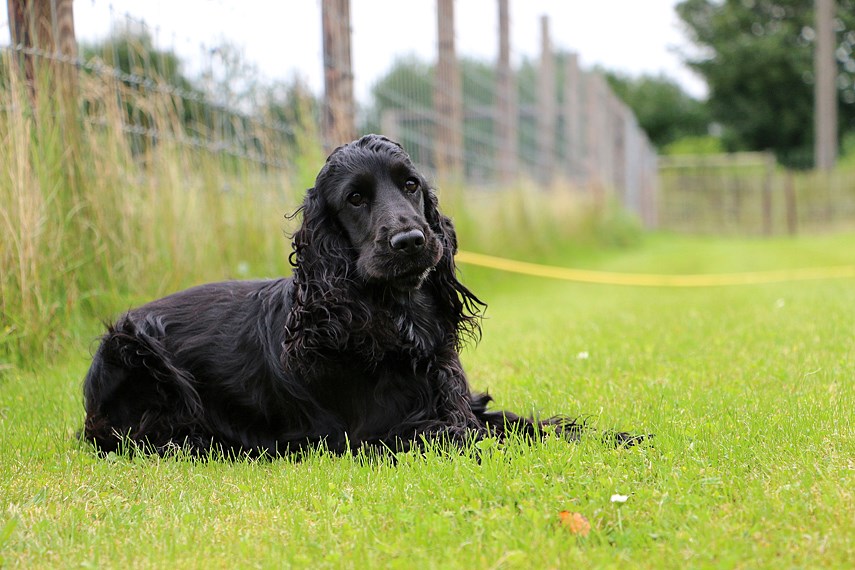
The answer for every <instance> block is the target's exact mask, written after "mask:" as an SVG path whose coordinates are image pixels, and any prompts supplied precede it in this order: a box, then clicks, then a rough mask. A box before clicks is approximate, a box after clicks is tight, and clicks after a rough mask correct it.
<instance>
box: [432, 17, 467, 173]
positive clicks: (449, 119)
mask: <svg viewBox="0 0 855 570" xmlns="http://www.w3.org/2000/svg"><path fill="white" fill-rule="evenodd" d="M436 14H437V38H438V41H439V45H438V46H437V48H438V57H437V70H436V83H435V85H434V111H435V112H436V120H435V125H436V127H435V128H436V134H435V137H434V148H435V151H434V152H435V160H436V170H437V175H438V176H439V177H440V178H446V179H448V178H452V179H459V178H460V177H461V176H462V174H463V172H462V170H463V169H462V165H463V97H462V93H461V83H460V68H459V67H458V65H457V55H456V54H455V50H454V0H438V1H437V11H436Z"/></svg>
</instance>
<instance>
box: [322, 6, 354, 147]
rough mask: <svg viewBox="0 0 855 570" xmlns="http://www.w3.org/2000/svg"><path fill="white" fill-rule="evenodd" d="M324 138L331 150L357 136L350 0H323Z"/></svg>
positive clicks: (325, 145)
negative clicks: (351, 53)
mask: <svg viewBox="0 0 855 570" xmlns="http://www.w3.org/2000/svg"><path fill="white" fill-rule="evenodd" d="M321 23H322V27H323V50H324V116H323V139H324V147H325V148H326V150H327V151H330V150H332V149H333V148H335V147H336V146H338V145H340V144H344V143H347V142H350V141H351V140H353V139H354V138H356V127H355V124H354V104H353V70H352V67H351V60H350V0H322V2H321Z"/></svg>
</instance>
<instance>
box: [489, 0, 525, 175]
mask: <svg viewBox="0 0 855 570" xmlns="http://www.w3.org/2000/svg"><path fill="white" fill-rule="evenodd" d="M508 1H509V0H499V60H498V65H497V69H496V75H497V82H496V89H497V92H496V119H495V121H496V136H497V137H498V145H497V148H498V156H497V158H496V161H497V163H498V169H499V177H500V180H501V182H502V184H504V185H505V186H509V185H511V184H513V183H514V182H515V180H516V178H517V136H518V135H517V125H518V123H519V120H518V117H517V97H516V85H515V82H514V76H513V72H512V71H511V41H510V17H509V8H508Z"/></svg>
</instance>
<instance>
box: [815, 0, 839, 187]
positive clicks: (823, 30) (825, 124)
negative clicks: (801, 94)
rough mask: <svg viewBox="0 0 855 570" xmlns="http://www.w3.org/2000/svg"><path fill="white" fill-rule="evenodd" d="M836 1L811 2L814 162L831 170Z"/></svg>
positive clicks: (834, 144)
mask: <svg viewBox="0 0 855 570" xmlns="http://www.w3.org/2000/svg"><path fill="white" fill-rule="evenodd" d="M835 6H836V1H835V0H814V12H815V13H816V24H815V25H816V45H815V47H814V76H815V78H816V81H815V82H814V132H815V142H814V162H815V166H816V168H818V169H820V170H831V169H832V168H834V163H835V162H836V160H837V61H836V59H835V56H834V48H835V44H836V41H835V34H834V15H835V14H834V12H835Z"/></svg>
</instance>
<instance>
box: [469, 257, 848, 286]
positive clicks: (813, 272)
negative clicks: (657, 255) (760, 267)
mask: <svg viewBox="0 0 855 570" xmlns="http://www.w3.org/2000/svg"><path fill="white" fill-rule="evenodd" d="M456 260H457V261H458V262H460V263H465V264H467V265H477V266H479V267H487V268H490V269H498V270H500V271H507V272H510V273H519V274H521V275H531V276H534V277H549V278H551V279H563V280H565V281H577V282H580V283H599V284H604V285H633V286H638V287H721V286H726V285H758V284H762V283H783V282H786V281H805V280H810V279H844V278H853V277H855V265H841V266H837V267H813V268H805V269H792V270H783V271H758V272H751V273H723V274H718V275H665V274H649V273H611V272H607V271H592V270H588V269H570V268H566V267H554V266H550V265H539V264H536V263H528V262H525V261H516V260H513V259H504V258H501V257H493V256H492V255H484V254H481V253H473V252H471V251H459V252H458V253H457V257H456Z"/></svg>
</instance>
